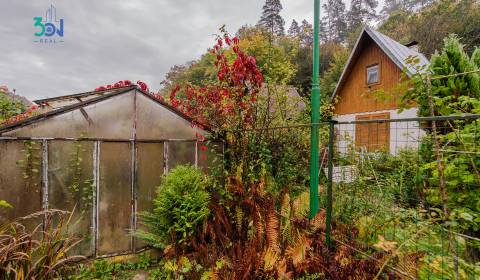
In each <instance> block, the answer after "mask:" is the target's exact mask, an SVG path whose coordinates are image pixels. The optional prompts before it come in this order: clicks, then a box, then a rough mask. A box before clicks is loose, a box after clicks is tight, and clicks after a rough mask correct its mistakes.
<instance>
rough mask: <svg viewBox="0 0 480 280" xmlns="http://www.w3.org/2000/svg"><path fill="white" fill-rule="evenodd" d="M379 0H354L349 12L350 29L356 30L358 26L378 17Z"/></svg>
mask: <svg viewBox="0 0 480 280" xmlns="http://www.w3.org/2000/svg"><path fill="white" fill-rule="evenodd" d="M377 6H378V1H377V0H352V2H351V4H350V10H349V11H348V13H347V20H348V29H349V31H352V30H355V29H356V28H358V26H361V25H365V24H367V23H368V22H369V21H371V20H375V19H376V18H377V12H376V10H375V9H376V8H377Z"/></svg>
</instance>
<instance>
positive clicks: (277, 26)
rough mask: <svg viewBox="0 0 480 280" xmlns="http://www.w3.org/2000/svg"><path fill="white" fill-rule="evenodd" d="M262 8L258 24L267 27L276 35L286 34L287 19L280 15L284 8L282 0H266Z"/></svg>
mask: <svg viewBox="0 0 480 280" xmlns="http://www.w3.org/2000/svg"><path fill="white" fill-rule="evenodd" d="M262 9H263V12H262V17H261V18H260V21H259V22H258V25H259V26H263V27H265V28H266V29H268V30H270V31H271V32H272V33H273V34H275V35H278V36H281V35H284V34H285V20H284V19H283V18H282V16H281V15H280V12H281V11H282V9H283V7H282V3H280V0H266V1H265V5H263V8H262Z"/></svg>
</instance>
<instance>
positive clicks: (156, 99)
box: [136, 86, 213, 132]
mask: <svg viewBox="0 0 480 280" xmlns="http://www.w3.org/2000/svg"><path fill="white" fill-rule="evenodd" d="M136 90H137V91H138V92H140V93H142V94H143V95H145V96H146V97H148V98H150V99H151V100H153V101H155V102H157V103H158V104H160V105H162V106H163V107H165V108H166V109H168V110H169V111H171V112H172V113H174V114H176V115H178V116H179V117H181V118H183V119H185V120H187V121H189V122H195V123H198V124H200V125H201V126H202V127H203V128H202V129H203V130H206V131H208V132H213V129H212V127H210V126H209V125H206V124H203V123H199V122H197V121H195V120H194V119H193V118H192V117H190V116H188V115H187V114H185V113H183V112H182V111H180V110H178V109H177V108H175V107H173V106H172V105H170V104H168V103H167V102H165V101H162V100H160V99H158V98H155V97H154V96H153V95H152V94H150V93H148V92H146V91H144V90H142V89H141V88H140V87H138V86H137V87H136Z"/></svg>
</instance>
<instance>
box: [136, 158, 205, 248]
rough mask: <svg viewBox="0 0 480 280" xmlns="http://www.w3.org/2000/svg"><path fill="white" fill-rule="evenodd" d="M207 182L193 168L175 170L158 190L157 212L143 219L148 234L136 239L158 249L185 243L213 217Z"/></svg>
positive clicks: (142, 214) (137, 234)
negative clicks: (209, 217) (198, 228)
mask: <svg viewBox="0 0 480 280" xmlns="http://www.w3.org/2000/svg"><path fill="white" fill-rule="evenodd" d="M208 182H209V178H208V177H207V176H205V175H204V174H203V173H202V172H201V171H200V170H198V169H197V168H195V167H193V166H188V165H187V166H178V167H176V168H175V169H173V170H172V171H171V172H170V173H169V174H168V175H167V176H166V177H165V178H164V179H163V181H162V184H161V185H160V186H159V187H158V190H157V197H156V199H155V200H154V201H153V203H154V205H155V208H154V210H153V211H152V212H143V213H141V215H140V220H141V222H142V224H144V225H145V226H146V228H147V230H146V231H144V230H139V231H136V232H135V233H134V235H135V236H136V237H138V238H140V239H142V240H143V241H145V242H146V243H147V244H149V245H151V246H153V247H155V248H164V247H165V246H167V245H170V244H175V245H179V244H182V243H184V242H185V241H186V240H187V239H188V238H189V237H190V236H192V234H194V232H195V229H196V228H197V227H198V226H199V225H201V224H202V223H203V221H204V220H205V218H206V217H207V216H208V215H209V214H210V210H209V208H208V204H209V202H210V194H209V193H208V192H207V191H206V187H207V186H208Z"/></svg>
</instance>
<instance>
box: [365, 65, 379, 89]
mask: <svg viewBox="0 0 480 280" xmlns="http://www.w3.org/2000/svg"><path fill="white" fill-rule="evenodd" d="M373 71H376V72H377V79H376V80H375V81H370V75H374V72H373ZM366 75H367V76H366V83H367V85H368V86H370V85H374V84H378V83H380V64H379V63H376V64H372V65H369V66H367V69H366Z"/></svg>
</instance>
